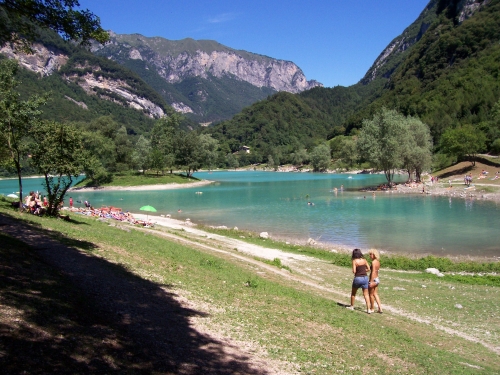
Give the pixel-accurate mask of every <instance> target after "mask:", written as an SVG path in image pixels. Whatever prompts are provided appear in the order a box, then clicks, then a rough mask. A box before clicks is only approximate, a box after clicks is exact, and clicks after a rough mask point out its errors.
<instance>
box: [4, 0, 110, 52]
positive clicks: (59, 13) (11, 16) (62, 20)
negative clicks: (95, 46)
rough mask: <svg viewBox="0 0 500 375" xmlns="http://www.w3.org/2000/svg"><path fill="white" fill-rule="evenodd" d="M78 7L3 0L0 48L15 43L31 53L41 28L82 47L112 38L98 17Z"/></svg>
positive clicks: (43, 0) (56, 0) (63, 0)
mask: <svg viewBox="0 0 500 375" xmlns="http://www.w3.org/2000/svg"><path fill="white" fill-rule="evenodd" d="M79 6H80V4H79V2H78V1H77V0H50V1H47V0H0V46H3V45H5V44H6V43H14V44H18V45H21V46H22V47H23V48H24V49H28V50H29V45H30V44H31V42H33V41H34V40H35V38H36V37H37V35H38V34H39V31H38V28H43V29H51V30H54V31H55V32H57V33H58V34H59V35H61V36H62V37H63V38H64V39H66V40H70V39H71V40H77V41H79V42H80V44H82V45H88V44H89V43H90V41H91V40H96V41H98V42H100V43H105V42H106V41H107V40H108V39H109V35H108V33H107V32H106V31H104V29H103V28H102V27H101V22H100V20H99V18H98V17H97V16H96V15H94V14H93V13H91V12H90V11H89V10H78V8H79Z"/></svg>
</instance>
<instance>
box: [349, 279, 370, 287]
mask: <svg viewBox="0 0 500 375" xmlns="http://www.w3.org/2000/svg"><path fill="white" fill-rule="evenodd" d="M352 287H353V288H362V289H368V276H357V277H355V278H354V280H353V281H352Z"/></svg>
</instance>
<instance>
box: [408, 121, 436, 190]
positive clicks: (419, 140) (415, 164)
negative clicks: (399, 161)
mask: <svg viewBox="0 0 500 375" xmlns="http://www.w3.org/2000/svg"><path fill="white" fill-rule="evenodd" d="M406 125H407V127H408V133H407V136H408V139H407V141H406V142H405V145H406V147H407V149H406V150H405V151H404V156H403V159H404V160H403V164H404V167H405V168H406V170H407V171H408V179H411V176H412V173H413V172H414V173H415V179H416V180H417V181H418V182H419V181H420V180H421V176H422V172H423V171H424V170H425V169H428V168H430V166H431V163H432V136H431V132H430V130H429V127H428V126H427V125H426V124H424V123H423V122H422V121H420V120H419V119H418V118H415V117H407V118H406Z"/></svg>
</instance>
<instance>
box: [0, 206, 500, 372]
mask: <svg viewBox="0 0 500 375" xmlns="http://www.w3.org/2000/svg"><path fill="white" fill-rule="evenodd" d="M0 217H4V218H8V219H9V220H12V219H15V220H21V221H22V222H23V223H25V224H27V225H29V227H30V228H31V229H32V230H35V231H37V232H40V233H42V234H43V235H45V236H50V237H52V238H55V239H57V240H58V241H59V242H62V243H64V244H66V245H67V246H68V247H69V249H70V251H72V252H78V253H82V254H84V255H86V256H88V257H92V258H97V259H99V260H100V261H102V262H103V263H105V264H109V265H110V267H111V265H112V266H113V267H118V268H116V269H115V268H113V267H111V268H110V269H111V270H113V271H112V272H114V273H117V274H118V275H119V276H120V277H123V279H124V280H127V279H136V278H138V279H140V280H144V281H147V282H148V283H150V287H151V288H158V289H161V290H166V291H167V293H168V294H169V295H172V296H176V298H177V299H178V300H182V301H184V305H188V306H189V309H190V311H191V316H190V318H189V324H188V325H186V327H187V326H189V334H190V335H192V334H193V331H192V330H194V331H200V332H201V331H202V332H204V333H209V334H210V335H212V336H214V337H220V338H224V340H226V341H224V342H227V343H228V344H227V345H232V344H234V345H236V346H238V347H243V348H246V351H247V352H248V353H251V356H255V357H258V358H260V359H262V360H264V361H265V362H266V363H267V364H268V365H269V369H268V370H269V373H301V374H337V373H343V374H357V373H360V374H362V373H373V374H396V373H397V374H493V373H500V362H499V361H498V359H499V353H500V348H499V345H498V343H499V342H500V315H499V311H500V293H499V292H500V289H499V287H498V286H497V285H495V282H492V283H485V284H477V283H473V282H470V281H467V280H466V281H464V280H458V279H454V278H453V277H452V275H447V277H445V278H437V277H435V276H433V275H428V274H425V273H422V272H417V271H413V272H408V271H405V272H403V271H400V270H389V269H387V268H384V263H383V261H382V271H381V272H382V273H381V275H382V284H381V290H380V294H381V299H382V303H383V304H384V307H385V313H384V314H372V315H368V314H366V313H364V310H363V309H362V306H363V304H362V303H361V302H360V301H358V302H357V303H356V310H355V311H349V310H347V309H345V308H344V306H343V305H344V304H346V303H347V302H348V294H349V293H350V283H351V280H352V274H351V270H350V269H349V268H348V267H344V266H339V265H337V264H334V263H335V262H334V261H333V260H332V259H330V258H328V256H327V255H325V254H317V255H315V254H314V253H313V252H311V253H307V254H305V255H307V256H308V257H310V260H308V261H307V262H303V261H293V260H291V261H285V260H284V259H281V260H279V261H274V262H265V261H262V260H260V259H254V258H253V257H250V256H246V255H245V254H244V253H242V252H240V251H238V250H235V249H234V248H229V247H227V246H225V245H224V244H223V243H218V242H217V241H215V240H213V239H211V238H210V237H209V236H206V237H202V236H200V237H195V236H193V235H190V234H187V233H186V232H184V231H181V230H179V231H174V230H166V229H161V228H156V229H154V230H148V231H144V229H142V228H134V227H127V226H124V225H121V224H116V223H109V222H104V221H99V220H93V219H87V218H85V217H80V216H76V215H73V216H72V219H73V220H72V221H70V222H66V221H63V220H58V219H50V218H39V217H34V216H28V215H26V214H19V213H17V212H15V211H13V210H11V209H10V207H9V206H8V204H7V203H6V202H0ZM23 225H24V224H23ZM8 228H9V226H8V225H3V226H2V225H0V236H1V238H0V241H1V243H2V244H5V245H2V246H1V249H0V256H1V268H0V271H1V272H0V278H1V283H0V285H1V287H0V298H1V306H0V316H1V322H0V323H1V331H0V340H1V341H0V343H1V348H0V353H1V354H0V366H2V368H4V369H7V373H22V372H23V371H27V373H35V372H40V371H41V372H48V371H49V370H53V371H57V369H65V372H72V373H74V372H86V371H92V370H93V369H94V370H96V371H97V370H99V371H101V372H102V371H103V372H111V371H118V372H119V371H124V370H125V369H128V370H129V372H133V371H137V372H141V371H150V370H151V367H148V366H151V365H150V363H151V358H150V357H148V354H147V353H146V354H145V353H144V351H143V350H142V349H141V345H140V343H138V342H136V341H135V340H133V339H131V337H130V336H129V335H128V334H127V331H122V330H121V329H120V328H116V327H115V326H114V325H113V323H112V321H113V319H112V317H103V316H96V314H95V311H98V309H97V308H95V306H94V304H95V303H96V301H95V300H94V299H93V298H92V296H87V295H85V293H82V289H81V288H80V286H79V285H77V284H75V283H74V282H73V281H72V279H71V277H70V276H68V275H66V274H64V273H61V272H60V271H59V270H58V269H54V268H51V267H50V266H49V265H47V264H46V263H45V262H44V260H43V259H41V258H40V257H39V255H38V253H39V252H40V250H39V249H37V248H36V246H33V245H25V244H24V243H22V242H20V241H19V239H18V238H15V237H14V236H12V235H10V234H7V233H6V231H7V229H8ZM11 229H12V228H11ZM283 246H285V245H283ZM283 250H285V251H286V248H284V249H283ZM337 263H338V262H337ZM283 265H284V266H286V268H287V269H283V268H282V266H283ZM110 272H111V271H110ZM448 276H449V278H448ZM130 308H131V307H130ZM123 309H124V310H126V309H127V307H126V306H125V307H123ZM179 311H180V309H179V310H176V309H174V310H173V311H172V314H174V315H175V314H180V312H179ZM182 327H184V326H182ZM185 329H186V332H185V335H184V336H188V334H187V330H188V328H185ZM145 337H146V332H145ZM184 339H186V337H184ZM145 340H146V339H145ZM171 345H172V346H177V345H178V343H177V342H176V340H173V341H172V342H171ZM58 350H59V351H58ZM190 350H191V351H195V352H196V351H202V350H205V347H202V346H201V345H200V346H196V347H193V346H191V347H190ZM174 360H175V357H174ZM213 360H214V361H217V360H219V357H218V356H217V355H215V354H214V359H213ZM241 360H243V359H241ZM249 361H251V359H249ZM221 362H222V361H221ZM211 365H212V364H210V365H209V364H207V366H211ZM278 370H279V371H278ZM159 373H162V372H161V371H160V372H159ZM179 373H181V372H179ZM185 373H189V371H187V370H186V372H185ZM221 373H223V372H221ZM243 373H244V371H243ZM248 373H250V372H248ZM256 373H257V372H256ZM260 373H265V372H260Z"/></svg>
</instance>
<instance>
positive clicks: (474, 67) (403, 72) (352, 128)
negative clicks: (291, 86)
mask: <svg viewBox="0 0 500 375" xmlns="http://www.w3.org/2000/svg"><path fill="white" fill-rule="evenodd" d="M479 5H481V6H479ZM499 41H500V1H498V0H492V1H489V2H477V3H476V2H474V1H468V2H458V1H452V0H439V1H430V2H429V5H428V6H427V7H426V8H425V9H424V11H423V12H422V14H421V16H420V17H419V18H418V19H417V20H416V21H415V23H414V24H412V25H410V26H409V27H408V28H407V29H406V30H405V32H404V33H403V34H402V36H400V37H398V38H395V39H394V40H393V41H392V42H391V44H390V45H389V46H388V48H387V49H386V50H385V51H384V52H383V53H382V54H381V56H380V57H379V58H378V59H377V61H376V63H374V65H373V66H372V68H370V70H369V71H368V73H367V75H366V76H365V77H364V78H363V80H361V81H360V83H358V84H356V85H354V86H351V87H348V88H344V87H335V88H314V89H312V90H309V91H306V92H303V93H300V94H297V95H294V96H292V95H281V94H277V95H274V96H272V97H269V98H268V99H267V100H264V101H262V102H259V103H257V104H255V105H253V106H251V107H249V108H246V109H245V110H244V111H242V113H241V114H239V115H237V116H235V117H234V118H233V119H232V120H230V121H226V122H223V123H221V124H218V125H216V126H215V127H213V128H212V129H207V130H205V131H206V132H209V133H210V134H213V136H214V137H215V138H217V139H219V141H220V142H221V143H226V144H227V145H228V146H229V147H230V148H231V150H232V151H237V150H238V148H239V147H240V146H241V145H247V146H250V147H252V148H253V149H254V150H255V152H256V154H258V155H257V156H254V157H253V160H257V161H258V160H262V161H265V158H266V155H270V154H271V153H270V151H269V150H270V149H271V148H278V149H279V150H280V152H282V153H283V152H284V153H286V150H287V149H295V150H297V149H299V148H301V147H305V148H306V149H310V148H311V146H314V145H318V144H320V143H321V142H324V141H326V140H328V139H331V138H334V137H336V136H339V135H344V136H350V135H355V134H357V132H358V130H359V129H360V128H361V127H362V123H363V120H365V119H370V118H371V117H372V116H373V115H374V114H375V113H378V112H379V111H380V110H381V108H384V107H385V108H388V109H395V110H397V111H399V112H400V113H402V114H403V115H405V116H414V117H418V118H420V119H421V120H422V121H423V122H424V123H426V124H427V125H428V126H429V128H430V131H431V135H432V138H433V140H434V145H435V150H438V149H439V147H440V138H441V135H442V134H443V132H444V131H445V130H446V129H450V128H456V127H459V126H462V125H473V126H474V128H475V129H476V130H477V131H481V132H483V133H484V134H485V135H486V137H487V142H486V145H485V147H484V149H483V150H482V151H488V150H489V149H490V148H491V147H492V145H493V143H494V141H495V140H496V139H498V138H500V125H499V124H498V121H497V120H496V118H498V117H495V116H497V115H496V112H495V110H494V106H495V104H496V103H498V102H499V100H500V77H499V71H500V64H499V61H500V44H499ZM282 160H287V157H284V158H283V159H282Z"/></svg>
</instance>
